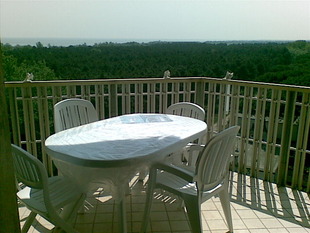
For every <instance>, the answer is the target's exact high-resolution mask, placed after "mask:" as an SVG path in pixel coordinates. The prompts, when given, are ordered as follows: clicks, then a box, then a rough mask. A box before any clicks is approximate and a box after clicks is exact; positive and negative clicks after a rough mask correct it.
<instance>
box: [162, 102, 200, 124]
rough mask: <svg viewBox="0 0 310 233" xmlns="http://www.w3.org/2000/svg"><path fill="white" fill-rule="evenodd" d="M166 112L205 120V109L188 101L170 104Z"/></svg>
mask: <svg viewBox="0 0 310 233" xmlns="http://www.w3.org/2000/svg"><path fill="white" fill-rule="evenodd" d="M166 113H167V114H172V115H178V116H186V117H191V118H195V119H199V120H202V121H204V120H205V110H204V109H203V108H202V107H200V106H199V105H197V104H194V103H189V102H181V103H176V104H172V105H170V106H169V107H168V108H167V110H166Z"/></svg>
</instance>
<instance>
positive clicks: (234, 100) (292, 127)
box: [5, 77, 310, 192]
mask: <svg viewBox="0 0 310 233" xmlns="http://www.w3.org/2000/svg"><path fill="white" fill-rule="evenodd" d="M5 86H6V89H7V94H8V104H9V114H10V117H11V132H12V135H11V137H12V142H13V143H15V144H17V145H22V146H23V147H25V148H26V149H27V150H28V151H29V152H31V153H32V154H34V155H35V156H38V157H39V158H40V159H41V160H42V161H43V163H44V164H45V166H46V167H47V169H48V171H49V173H50V174H52V173H53V169H55V168H53V166H52V162H51V159H50V158H49V156H48V155H47V154H46V152H45V150H44V142H45V139H46V138H47V137H48V136H49V135H51V134H53V133H54V125H53V105H54V104H55V103H57V102H58V101H60V100H62V99H66V98H73V97H74V98H83V99H87V100H90V101H91V102H92V103H93V104H94V106H95V107H96V109H97V111H98V114H99V118H100V119H104V118H109V117H113V116H117V115H122V114H127V113H137V112H140V113H141V112H144V113H154V112H157V113H162V112H165V109H166V108H167V106H169V105H170V104H173V103H176V102H182V101H187V102H193V103H197V104H199V105H201V106H202V107H203V108H204V109H205V110H206V119H205V120H206V122H207V124H208V133H207V139H208V138H210V137H211V136H212V135H213V134H214V133H216V132H219V131H221V130H223V129H224V128H227V127H229V126H231V125H236V124H238V125H240V126H241V130H240V132H239V135H238V143H237V145H236V148H237V150H236V154H235V158H234V162H233V165H232V169H234V170H236V171H238V172H240V173H247V174H250V175H251V176H253V177H259V178H262V179H264V180H267V181H271V182H275V183H277V184H279V185H282V186H284V185H286V186H289V187H292V188H296V189H299V190H304V191H307V192H309V191H310V172H309V171H310V145H309V144H310V143H309V139H310V138H309V127H310V126H309V125H310V87H296V86H289V85H277V84H267V83H255V82H245V81H236V80H226V79H216V78H203V77H195V78H171V79H160V78H147V79H140V78H137V79H113V80H112V79H105V80H82V81H81V80H79V81H40V82H39V81H37V82H9V83H6V84H5Z"/></svg>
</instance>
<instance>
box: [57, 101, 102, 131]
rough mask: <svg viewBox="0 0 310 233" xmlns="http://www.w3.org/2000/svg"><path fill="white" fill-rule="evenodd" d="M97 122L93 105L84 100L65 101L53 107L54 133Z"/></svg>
mask: <svg viewBox="0 0 310 233" xmlns="http://www.w3.org/2000/svg"><path fill="white" fill-rule="evenodd" d="M95 121H98V114H97V111H96V109H95V108H94V105H93V104H92V103H91V102H90V101H88V100H84V99H66V100H62V101H60V102H58V103H57V104H55V106H54V124H55V132H56V133H57V132H59V131H62V130H65V129H70V128H73V127H76V126H80V125H84V124H87V123H91V122H95Z"/></svg>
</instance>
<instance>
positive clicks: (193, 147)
mask: <svg viewBox="0 0 310 233" xmlns="http://www.w3.org/2000/svg"><path fill="white" fill-rule="evenodd" d="M185 148H186V150H187V151H188V152H193V151H199V152H200V151H202V150H203V149H204V148H205V145H200V144H196V143H189V144H187V145H186V147H185Z"/></svg>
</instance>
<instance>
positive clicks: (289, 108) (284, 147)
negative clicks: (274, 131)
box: [278, 91, 296, 186]
mask: <svg viewBox="0 0 310 233" xmlns="http://www.w3.org/2000/svg"><path fill="white" fill-rule="evenodd" d="M295 102H296V92H294V91H288V92H287V95H286V105H285V112H284V120H283V130H282V135H285V137H282V140H281V151H280V163H279V173H278V174H279V175H278V184H280V185H282V186H284V185H285V184H286V182H287V176H288V165H289V157H290V142H291V138H292V129H293V122H294V111H295V104H294V103H295ZM294 169H295V168H294Z"/></svg>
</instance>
